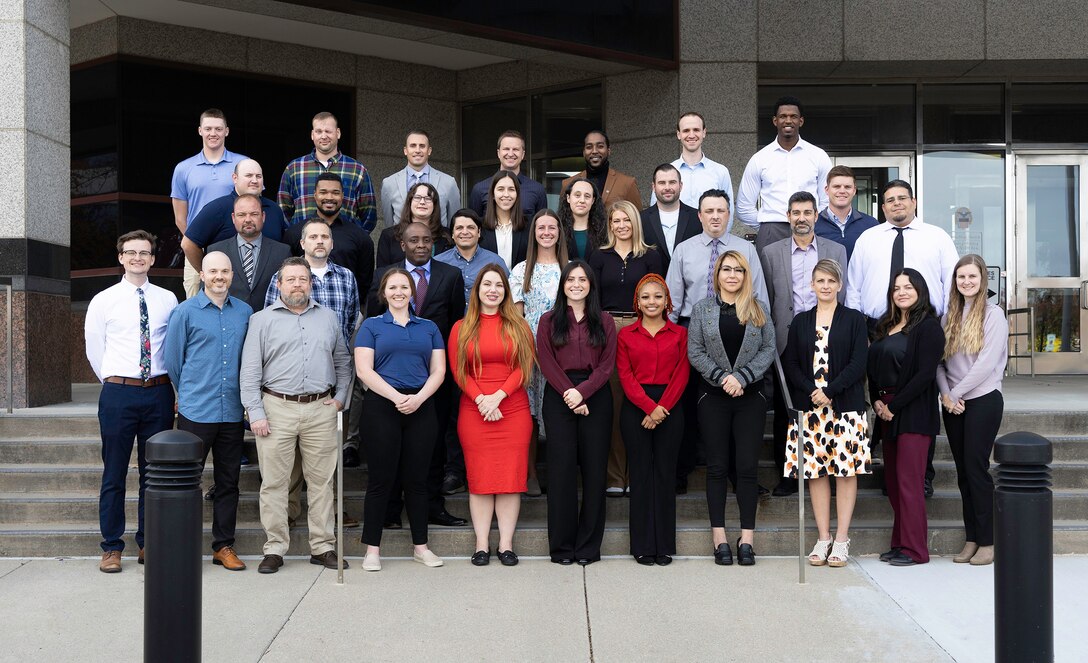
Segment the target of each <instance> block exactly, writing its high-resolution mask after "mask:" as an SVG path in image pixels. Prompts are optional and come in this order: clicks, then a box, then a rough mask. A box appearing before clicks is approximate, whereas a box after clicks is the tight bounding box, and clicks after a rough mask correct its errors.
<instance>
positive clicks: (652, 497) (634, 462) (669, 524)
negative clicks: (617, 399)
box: [620, 384, 684, 557]
mask: <svg viewBox="0 0 1088 663" xmlns="http://www.w3.org/2000/svg"><path fill="white" fill-rule="evenodd" d="M642 388H643V390H644V391H645V392H646V395H647V396H649V397H650V398H651V399H653V401H654V402H655V403H656V402H657V401H658V400H660V399H661V394H662V393H664V391H665V386H664V385H648V384H644V385H642ZM645 416H646V413H645V412H643V411H642V410H640V409H639V408H637V407H635V405H634V404H633V403H631V401H629V400H628V399H627V398H624V399H623V405H622V406H620V432H621V434H622V435H623V445H624V447H626V449H627V468H628V474H629V475H630V479H631V490H630V497H631V504H630V528H631V554H632V555H634V556H636V557H639V556H642V555H653V556H657V555H675V554H676V458H677V455H678V454H679V453H680V441H681V439H682V438H683V436H684V406H683V405H682V404H681V403H677V404H676V406H675V407H673V409H672V410H671V411H670V412H669V416H667V417H665V420H664V421H662V422H661V423H660V424H659V425H658V426H657V428H654V429H653V430H647V429H645V428H643V427H642V420H643V418H645Z"/></svg>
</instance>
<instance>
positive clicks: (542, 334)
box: [536, 306, 616, 400]
mask: <svg viewBox="0 0 1088 663" xmlns="http://www.w3.org/2000/svg"><path fill="white" fill-rule="evenodd" d="M554 314H555V310H554V309H553V310H551V311H548V312H547V313H545V314H544V315H543V316H541V318H540V325H539V326H538V327H537V330H536V350H537V359H538V362H539V364H540V372H541V373H543V374H544V379H545V380H547V381H548V384H550V385H551V386H552V388H553V389H555V390H556V391H558V392H559V393H560V394H563V393H564V392H566V391H567V390H568V389H570V388H572V387H574V384H573V383H572V382H571V381H570V378H569V377H568V376H567V371H581V372H585V373H589V377H588V378H586V379H585V381H584V382H582V383H581V384H579V385H578V386H577V389H578V393H579V394H581V395H582V399H583V400H585V399H588V398H589V397H590V396H592V395H593V394H595V393H597V390H599V389H600V388H601V387H603V386H604V385H606V384H608V380H609V378H611V377H612V371H613V369H615V367H616V325H614V324H612V321H611V320H609V319H607V318H605V319H603V320H602V321H601V322H602V325H601V326H602V327H603V328H604V336H605V343H604V346H603V347H600V348H595V347H593V346H591V345H590V344H589V323H588V319H587V318H586V316H582V319H581V320H579V321H577V322H575V321H574V310H573V309H572V308H571V307H569V306H568V307H567V311H566V314H567V316H568V318H569V319H570V327H568V329H567V332H568V333H567V344H566V345H564V346H563V347H560V348H557V347H555V346H554V345H552V316H553V315H554Z"/></svg>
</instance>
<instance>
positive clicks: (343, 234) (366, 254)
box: [283, 173, 374, 302]
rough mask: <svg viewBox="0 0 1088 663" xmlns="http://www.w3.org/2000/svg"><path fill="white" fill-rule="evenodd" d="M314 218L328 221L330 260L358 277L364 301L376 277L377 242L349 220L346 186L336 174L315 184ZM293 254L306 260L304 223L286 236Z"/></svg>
mask: <svg viewBox="0 0 1088 663" xmlns="http://www.w3.org/2000/svg"><path fill="white" fill-rule="evenodd" d="M313 200H314V202H315V204H316V207H315V209H314V211H315V214H314V218H317V219H320V220H321V221H324V222H325V224H326V225H328V226H329V232H330V233H331V234H332V241H333V244H332V246H333V247H334V248H332V249H331V251H330V253H329V259H330V260H332V261H333V262H335V263H336V264H337V265H339V266H341V267H344V268H346V269H347V270H348V271H350V272H351V273H352V274H354V275H355V283H356V284H357V285H358V286H359V301H360V302H362V301H364V298H365V297H366V293H367V292H368V291H369V290H370V283H371V280H372V279H373V278H374V241H373V240H372V239H370V235H369V234H368V233H367V232H366V231H364V230H363V229H362V228H360V227H359V226H357V225H355V224H354V223H350V222H347V221H345V219H344V215H345V214H347V212H346V211H345V210H344V200H345V198H344V186H343V184H342V183H341V181H340V178H339V176H337V175H336V174H334V173H321V174H320V175H318V176H317V179H316V181H315V182H314V194H313ZM283 242H284V243H285V244H287V246H288V247H290V249H291V253H292V255H295V256H299V257H302V255H303V251H302V224H301V223H299V224H295V225H293V226H291V227H289V228H288V229H287V232H285V233H284V235H283Z"/></svg>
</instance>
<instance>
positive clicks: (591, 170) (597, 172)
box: [582, 159, 612, 179]
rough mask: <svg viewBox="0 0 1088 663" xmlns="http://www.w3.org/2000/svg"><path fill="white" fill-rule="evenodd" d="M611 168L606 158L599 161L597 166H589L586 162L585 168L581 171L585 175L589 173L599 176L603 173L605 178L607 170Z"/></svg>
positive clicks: (607, 173)
mask: <svg viewBox="0 0 1088 663" xmlns="http://www.w3.org/2000/svg"><path fill="white" fill-rule="evenodd" d="M611 170H612V165H611V164H609V163H608V159H605V160H604V161H603V162H601V165H600V167H599V168H590V167H589V163H588V162H586V169H585V170H583V171H582V172H583V173H584V174H585V175H586V176H587V177H588V176H590V175H593V176H597V177H599V176H601V175H602V174H603V175H604V176H605V178H606V179H607V177H608V175H609V171H611Z"/></svg>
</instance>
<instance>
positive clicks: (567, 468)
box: [543, 376, 612, 561]
mask: <svg viewBox="0 0 1088 663" xmlns="http://www.w3.org/2000/svg"><path fill="white" fill-rule="evenodd" d="M572 379H573V376H572ZM579 382H581V380H578V379H574V384H575V386H577V385H578V383H579ZM585 404H586V405H587V406H588V407H589V414H588V415H586V416H582V415H580V414H575V413H574V412H573V411H572V410H571V409H570V408H569V407H567V404H566V403H564V402H563V396H562V394H560V393H559V392H558V391H556V390H555V389H554V388H553V387H552V386H551V385H547V386H546V387H545V389H544V406H543V415H544V428H545V429H546V430H547V431H548V445H547V450H548V451H547V459H548V547H549V548H550V549H551V558H552V560H560V559H589V560H594V561H596V560H599V559H600V558H601V541H602V540H603V539H604V518H605V495H604V488H605V483H606V480H607V473H608V449H609V445H611V444H612V389H611V387H610V386H609V385H608V384H607V383H605V385H604V386H603V387H601V388H600V389H598V390H597V392H596V393H595V394H593V395H592V396H590V397H589V398H588V399H586V400H585ZM576 466H577V467H578V468H580V469H581V472H580V473H579V472H578V471H577V470H576V469H575V468H576ZM579 476H581V479H582V508H581V510H580V511H579V509H578V478H579Z"/></svg>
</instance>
